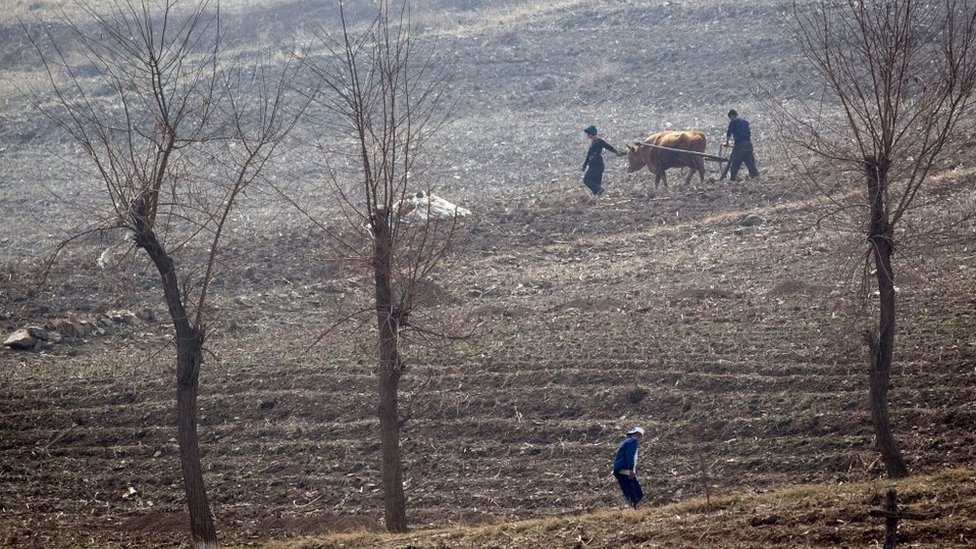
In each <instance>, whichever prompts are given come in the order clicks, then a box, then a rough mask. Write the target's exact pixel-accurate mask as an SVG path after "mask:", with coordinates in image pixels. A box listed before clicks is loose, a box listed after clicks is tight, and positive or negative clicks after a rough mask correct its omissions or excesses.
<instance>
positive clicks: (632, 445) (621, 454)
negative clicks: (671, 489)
mask: <svg viewBox="0 0 976 549" xmlns="http://www.w3.org/2000/svg"><path fill="white" fill-rule="evenodd" d="M643 438H644V429H642V428H640V427H634V428H633V429H631V430H630V431H627V438H625V439H624V440H623V442H621V443H620V446H618V447H617V453H616V455H614V457H613V476H614V478H616V479H617V482H618V483H619V484H620V490H621V491H622V492H623V493H624V498H625V499H626V500H627V503H628V504H629V505H630V506H631V507H633V508H634V509H637V504H638V503H640V502H641V500H642V499H644V490H642V489H641V485H640V481H639V480H637V450H638V448H639V447H640V443H641V440H642V439H643Z"/></svg>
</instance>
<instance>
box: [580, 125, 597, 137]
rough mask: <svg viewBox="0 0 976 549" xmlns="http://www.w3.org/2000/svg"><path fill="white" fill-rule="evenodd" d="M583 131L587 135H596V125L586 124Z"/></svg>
mask: <svg viewBox="0 0 976 549" xmlns="http://www.w3.org/2000/svg"><path fill="white" fill-rule="evenodd" d="M583 132H584V133H586V134H587V135H596V126H587V127H586V129H584V130H583Z"/></svg>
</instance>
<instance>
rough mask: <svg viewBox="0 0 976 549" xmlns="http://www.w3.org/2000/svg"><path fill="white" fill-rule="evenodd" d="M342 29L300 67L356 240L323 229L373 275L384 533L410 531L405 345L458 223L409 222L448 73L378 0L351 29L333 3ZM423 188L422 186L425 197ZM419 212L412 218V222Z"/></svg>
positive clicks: (321, 38) (441, 116)
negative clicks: (404, 443) (404, 448)
mask: <svg viewBox="0 0 976 549" xmlns="http://www.w3.org/2000/svg"><path fill="white" fill-rule="evenodd" d="M339 10H340V11H339V13H340V22H341V29H340V30H338V31H337V32H335V33H332V34H331V35H330V34H329V33H328V32H326V31H324V30H322V31H319V32H318V33H317V35H316V40H317V41H318V42H319V43H320V44H321V45H322V46H323V48H324V51H325V55H324V56H323V57H318V58H312V57H309V58H308V59H306V66H307V67H308V68H309V70H310V71H311V73H312V75H313V77H314V78H315V79H316V80H317V82H318V84H319V85H317V86H315V87H316V88H319V89H321V92H322V93H321V94H320V95H319V96H318V98H317V103H318V104H319V105H320V106H321V107H323V110H324V111H325V113H326V116H327V117H328V118H329V119H330V121H331V123H334V128H333V130H334V131H331V132H330V135H329V136H328V139H329V141H327V142H324V143H323V144H322V145H321V147H322V149H323V152H324V153H325V154H327V155H332V156H334V157H337V158H339V159H340V160H339V161H337V162H335V163H334V165H335V166H343V165H344V166H346V169H345V170H343V169H341V168H339V169H337V170H333V171H331V173H330V174H329V178H330V181H331V186H332V187H333V188H334V191H335V194H336V196H337V197H338V201H339V203H340V204H341V205H342V206H343V211H344V215H345V218H346V220H348V222H349V225H350V226H351V227H352V228H353V229H354V231H353V233H354V234H359V235H365V236H366V240H367V242H366V243H365V245H363V243H362V242H361V241H359V240H357V239H355V238H350V237H349V236H348V235H349V232H348V231H346V232H345V233H344V234H340V233H342V231H338V230H332V229H329V228H328V227H327V226H326V224H324V223H320V226H322V227H323V228H325V229H326V230H327V231H328V232H329V233H330V234H331V235H332V236H334V237H335V239H336V240H337V241H338V242H339V245H340V246H341V247H344V248H345V250H346V251H347V252H349V253H350V255H351V256H353V257H356V258H359V259H360V260H362V261H363V262H364V263H365V264H367V265H369V268H370V270H371V272H372V281H373V283H372V305H373V306H372V309H373V313H374V315H375V323H376V324H375V326H376V330H377V331H376V333H377V345H376V355H377V358H378V363H377V368H376V379H377V396H378V401H377V415H378V418H379V423H380V438H381V447H382V486H383V494H384V507H385V509H384V510H385V522H386V527H387V529H388V530H390V531H392V532H403V531H406V529H407V517H406V498H405V496H404V489H403V473H402V459H401V452H400V436H401V435H400V434H401V428H402V425H403V423H404V421H405V420H406V414H405V413H404V410H403V409H402V408H401V406H400V404H399V396H398V395H399V387H400V381H401V378H402V376H403V374H404V373H405V371H406V369H407V361H406V359H405V358H404V354H403V350H404V345H405V344H406V342H407V341H408V338H409V336H410V334H411V333H413V334H419V333H422V332H423V327H422V326H423V323H418V322H416V320H417V318H416V315H415V314H414V312H415V310H416V308H415V305H416V299H417V295H418V287H419V286H420V285H421V284H423V283H424V281H427V280H429V278H430V276H431V275H432V273H434V272H435V271H436V269H437V268H438V266H443V264H444V260H445V259H446V258H447V257H448V255H447V254H448V250H449V249H450V246H451V242H452V240H453V238H452V237H453V235H454V230H455V228H456V225H455V223H456V221H455V220H456V216H448V217H447V219H445V220H438V219H437V218H436V217H431V216H429V215H428V214H429V213H430V211H429V204H427V203H421V204H420V205H419V211H417V210H415V211H413V212H411V213H410V214H409V215H406V208H405V207H404V205H406V204H410V202H409V200H408V199H410V198H411V197H412V196H413V194H414V193H415V192H416V191H417V185H421V184H420V183H414V181H415V180H417V179H418V177H419V174H420V173H421V172H422V171H423V170H422V167H421V166H420V164H419V162H418V160H419V158H420V157H421V156H422V153H423V145H424V143H425V140H426V139H427V138H428V137H429V136H430V135H431V134H432V133H433V132H434V131H435V130H436V129H437V128H438V127H439V126H440V124H442V123H443V122H444V120H445V119H446V117H447V111H448V109H445V108H444V104H443V103H444V102H443V101H442V99H443V92H444V91H445V89H446V82H447V81H446V78H447V76H448V74H447V72H445V71H439V70H436V69H435V67H434V65H433V63H432V57H431V55H432V51H431V50H425V51H421V50H420V48H418V46H417V39H416V38H415V33H414V29H412V28H411V25H410V18H409V10H408V7H407V4H406V3H403V4H400V5H399V6H398V7H391V6H390V3H389V2H387V1H385V0H381V1H380V2H379V3H378V5H377V12H376V16H375V18H373V19H371V20H369V21H368V22H367V23H366V24H364V25H363V26H362V27H359V28H358V30H356V28H355V25H354V24H353V22H352V21H351V17H350V16H349V15H348V13H347V12H346V11H345V10H344V4H343V3H339ZM429 187H430V186H429V185H423V186H421V187H420V191H421V193H426V196H427V197H429V196H430V194H429V192H430V188H429ZM418 214H419V215H418Z"/></svg>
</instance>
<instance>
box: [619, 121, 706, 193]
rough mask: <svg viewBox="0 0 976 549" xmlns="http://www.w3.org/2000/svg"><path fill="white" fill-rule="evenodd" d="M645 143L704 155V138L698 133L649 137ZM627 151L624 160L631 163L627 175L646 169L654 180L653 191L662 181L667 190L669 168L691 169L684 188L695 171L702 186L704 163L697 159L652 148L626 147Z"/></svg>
mask: <svg viewBox="0 0 976 549" xmlns="http://www.w3.org/2000/svg"><path fill="white" fill-rule="evenodd" d="M644 143H649V144H651V145H658V146H660V147H668V148H670V149H681V150H685V151H696V152H700V153H703V152H705V134H704V133H702V132H700V131H697V130H694V131H686V132H672V131H664V132H657V133H652V134H651V135H649V136H647V139H645V140H644ZM627 148H628V149H630V153H629V154H628V155H627V159H628V160H630V166H629V167H628V168H627V173H633V172H636V171H637V170H639V169H641V168H643V167H644V166H647V169H648V170H650V171H651V172H652V173H653V174H654V175H655V176H656V177H655V178H654V188H655V189H656V188H657V185H658V183H660V182H661V180H664V186H665V187H667V186H668V178H667V176H666V175H665V174H664V172H665V171H666V170H667V169H669V168H691V170H690V171H689V172H688V177H687V178H686V179H685V185H688V184H689V183H691V178H692V176H694V175H695V170H697V171H698V177H699V178H701V181H702V183H704V182H705V159H704V158H702V157H700V156H697V155H693V154H683V153H680V152H673V151H667V150H664V149H656V148H654V147H644V146H642V145H627Z"/></svg>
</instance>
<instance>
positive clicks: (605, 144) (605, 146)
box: [603, 141, 626, 156]
mask: <svg viewBox="0 0 976 549" xmlns="http://www.w3.org/2000/svg"><path fill="white" fill-rule="evenodd" d="M603 148H604V149H606V150H608V151H610V152H612V153H613V154H615V155H617V156H623V155H624V154H626V153H622V152H620V151H618V150H617V149H615V148H613V145H611V144H610V143H607V142H606V141H604V142H603Z"/></svg>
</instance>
